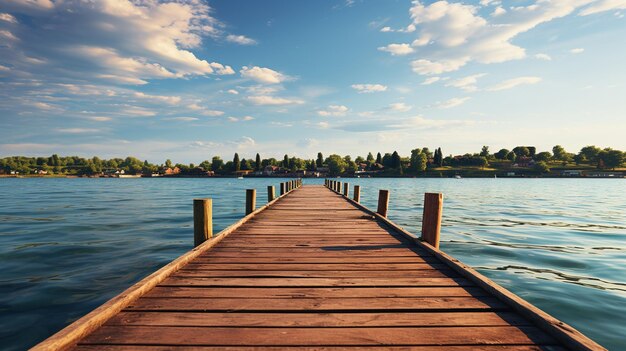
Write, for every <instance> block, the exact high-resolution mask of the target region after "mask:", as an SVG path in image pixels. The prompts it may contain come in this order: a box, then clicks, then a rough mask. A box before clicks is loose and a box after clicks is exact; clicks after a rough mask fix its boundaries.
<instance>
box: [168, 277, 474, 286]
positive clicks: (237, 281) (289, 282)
mask: <svg viewBox="0 0 626 351" xmlns="http://www.w3.org/2000/svg"><path fill="white" fill-rule="evenodd" d="M160 285H161V286H207V287H218V286H231V287H235V286H256V287H280V286H284V287H320V286H326V287H351V286H367V287H384V286H473V285H474V284H472V283H470V282H469V280H467V279H455V278H396V279H381V278H368V279H363V278H186V277H169V278H167V279H166V280H164V281H163V282H162V283H161V284H160Z"/></svg>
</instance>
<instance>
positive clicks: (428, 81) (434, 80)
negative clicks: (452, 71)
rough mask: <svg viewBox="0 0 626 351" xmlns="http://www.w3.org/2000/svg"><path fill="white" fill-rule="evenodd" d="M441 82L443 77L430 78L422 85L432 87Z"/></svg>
mask: <svg viewBox="0 0 626 351" xmlns="http://www.w3.org/2000/svg"><path fill="white" fill-rule="evenodd" d="M440 80H441V77H428V78H426V79H425V80H424V82H422V85H431V84H433V83H436V82H438V81H440Z"/></svg>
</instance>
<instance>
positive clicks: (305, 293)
mask: <svg viewBox="0 0 626 351" xmlns="http://www.w3.org/2000/svg"><path fill="white" fill-rule="evenodd" d="M435 296H438V297H442V296H446V297H450V296H465V297H470V296H474V297H481V296H488V295H487V294H486V292H485V291H484V290H482V289H476V288H472V287H466V288H464V287H456V286H455V287H409V288H406V287H400V288H398V287H387V288H384V289H381V288H360V287H353V288H319V287H318V288H293V287H280V288H254V287H253V288H249V287H240V288H219V289H203V288H197V287H166V286H156V287H154V288H153V289H152V290H151V291H150V292H148V293H147V294H146V295H144V297H188V298H196V297H205V298H211V297H230V298H250V297H253V298H287V299H290V298H302V297H309V298H310V297H317V298H324V297H325V298H337V297H354V298H357V297H359V298H360V297H377V298H388V297H435Z"/></svg>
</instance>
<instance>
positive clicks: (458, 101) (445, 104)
mask: <svg viewBox="0 0 626 351" xmlns="http://www.w3.org/2000/svg"><path fill="white" fill-rule="evenodd" d="M469 99H470V98H469V97H467V96H466V97H463V98H452V99H450V100H446V101H441V102H438V103H437V104H436V105H435V107H437V108H441V109H447V108H452V107H456V106H459V105H462V104H464V103H465V102H466V101H467V100H469Z"/></svg>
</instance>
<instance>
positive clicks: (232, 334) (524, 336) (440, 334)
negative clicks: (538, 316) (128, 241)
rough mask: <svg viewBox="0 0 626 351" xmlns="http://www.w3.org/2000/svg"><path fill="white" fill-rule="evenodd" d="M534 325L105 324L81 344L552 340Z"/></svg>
mask: <svg viewBox="0 0 626 351" xmlns="http://www.w3.org/2000/svg"><path fill="white" fill-rule="evenodd" d="M553 342H554V339H552V338H551V337H549V336H548V335H547V334H545V333H543V332H542V331H540V330H539V329H537V328H534V327H504V326H503V327H460V328H457V327H424V328H411V327H404V328H393V327H389V328H264V327H258V328H219V327H218V328H214V327H153V326H103V327H101V328H99V329H98V330H96V331H95V332H93V333H92V334H91V335H89V336H87V337H86V338H85V339H83V340H82V341H81V344H126V345H129V344H130V345H137V344H138V345H194V346H195V345H221V346H240V345H242V346H245V345H255V346H257V345H258V346H263V345H267V346H315V345H320V346H324V345H349V346H356V345H373V346H376V345H459V344H461V345H485V344H509V345H510V344H514V345H515V344H518V345H520V344H527V345H535V344H550V343H553Z"/></svg>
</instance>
